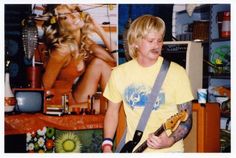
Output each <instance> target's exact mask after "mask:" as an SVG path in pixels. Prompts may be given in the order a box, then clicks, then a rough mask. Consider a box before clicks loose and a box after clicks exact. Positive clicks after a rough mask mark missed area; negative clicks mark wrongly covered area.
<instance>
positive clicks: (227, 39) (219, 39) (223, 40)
mask: <svg viewBox="0 0 236 158" xmlns="http://www.w3.org/2000/svg"><path fill="white" fill-rule="evenodd" d="M226 41H230V38H217V39H212V42H226Z"/></svg>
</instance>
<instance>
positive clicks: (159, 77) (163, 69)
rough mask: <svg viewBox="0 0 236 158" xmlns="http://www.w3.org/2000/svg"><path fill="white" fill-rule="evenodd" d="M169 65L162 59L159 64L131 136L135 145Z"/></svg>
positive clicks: (140, 135)
mask: <svg viewBox="0 0 236 158" xmlns="http://www.w3.org/2000/svg"><path fill="white" fill-rule="evenodd" d="M169 66H170V62H169V61H167V60H165V59H164V60H163V63H162V65H161V69H160V72H159V73H158V75H157V78H156V80H155V83H154V86H153V87H152V91H151V93H150V94H149V96H148V102H147V105H146V106H145V108H144V110H143V113H142V115H141V117H140V120H139V123H138V126H137V128H136V131H135V134H134V137H133V143H134V144H135V145H137V144H138V143H139V141H140V140H141V138H142V135H143V131H144V129H145V127H146V124H147V121H148V119H149V116H150V113H151V112H152V110H153V105H154V104H155V102H156V98H157V96H158V94H159V92H160V90H161V87H162V84H163V82H164V80H165V77H166V74H167V71H168V69H169ZM126 130H127V129H125V131H124V133H123V135H122V138H121V140H120V142H119V144H118V146H117V148H116V152H120V151H121V149H122V147H123V146H124V144H125V137H126Z"/></svg>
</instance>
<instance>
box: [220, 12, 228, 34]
mask: <svg viewBox="0 0 236 158" xmlns="http://www.w3.org/2000/svg"><path fill="white" fill-rule="evenodd" d="M221 37H222V38H230V12H229V11H226V12H224V13H223V21H222V30H221Z"/></svg>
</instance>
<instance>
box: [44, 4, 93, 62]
mask: <svg viewBox="0 0 236 158" xmlns="http://www.w3.org/2000/svg"><path fill="white" fill-rule="evenodd" d="M59 7H60V8H63V7H64V8H67V9H69V10H72V11H73V10H77V11H78V12H80V14H81V18H82V20H83V21H84V26H83V27H82V28H81V30H80V32H81V35H80V44H79V45H78V43H77V42H75V38H74V37H73V36H72V35H71V33H70V32H68V31H67V30H66V28H62V27H60V25H59V24H58V21H57V20H58V13H57V8H59ZM48 15H49V19H48V21H47V22H46V23H45V27H44V32H45V34H44V35H45V43H46V45H47V46H48V49H49V52H50V51H51V50H53V49H60V47H63V46H65V45H67V46H68V47H69V48H70V52H71V53H72V54H73V53H75V52H77V51H78V50H79V52H80V55H81V56H83V58H84V59H87V58H88V57H89V55H90V54H91V53H92V51H91V50H90V49H89V47H90V46H89V45H88V40H89V37H88V36H89V34H90V33H91V30H92V29H91V28H92V23H91V18H90V15H89V14H88V13H86V12H82V11H81V10H80V8H79V6H78V5H67V4H60V5H56V6H54V8H53V9H52V10H51V11H49V13H48Z"/></svg>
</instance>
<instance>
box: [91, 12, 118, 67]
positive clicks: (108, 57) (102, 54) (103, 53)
mask: <svg viewBox="0 0 236 158" xmlns="http://www.w3.org/2000/svg"><path fill="white" fill-rule="evenodd" d="M90 18H91V22H92V23H93V27H94V28H93V31H94V32H96V33H97V34H98V36H99V37H100V38H101V39H102V41H103V43H104V45H105V47H106V48H107V49H108V51H107V50H105V49H104V48H103V47H101V46H100V45H98V44H96V43H95V42H93V41H92V40H90V41H89V43H90V45H91V46H90V49H91V50H92V51H93V52H94V55H95V56H96V57H98V58H100V59H102V60H104V61H106V62H107V63H108V64H109V65H111V66H116V61H115V59H114V57H113V56H112V54H111V53H110V52H112V51H114V50H117V45H116V44H115V43H114V42H113V41H112V40H111V39H110V38H109V36H108V35H107V33H106V32H105V31H104V29H103V28H102V27H101V26H100V25H99V24H98V23H96V21H95V20H94V19H93V18H92V17H91V16H90Z"/></svg>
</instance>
